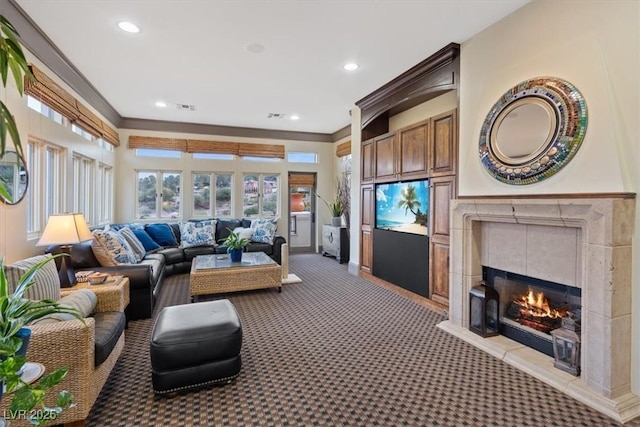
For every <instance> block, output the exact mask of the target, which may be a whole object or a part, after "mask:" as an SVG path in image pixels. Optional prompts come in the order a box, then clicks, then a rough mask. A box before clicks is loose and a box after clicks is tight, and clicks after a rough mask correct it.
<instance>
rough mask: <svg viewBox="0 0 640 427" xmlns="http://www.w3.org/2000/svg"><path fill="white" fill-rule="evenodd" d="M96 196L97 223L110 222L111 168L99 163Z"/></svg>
mask: <svg viewBox="0 0 640 427" xmlns="http://www.w3.org/2000/svg"><path fill="white" fill-rule="evenodd" d="M97 193H98V194H97V197H96V213H97V215H96V217H97V221H98V224H107V223H109V222H111V210H112V204H113V168H112V167H111V166H108V165H105V164H102V163H101V164H100V165H99V166H98V185H97Z"/></svg>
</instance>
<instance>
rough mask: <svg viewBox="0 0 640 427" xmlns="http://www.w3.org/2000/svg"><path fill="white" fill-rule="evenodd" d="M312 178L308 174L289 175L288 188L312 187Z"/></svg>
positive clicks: (311, 175)
mask: <svg viewBox="0 0 640 427" xmlns="http://www.w3.org/2000/svg"><path fill="white" fill-rule="evenodd" d="M313 184H314V176H313V174H310V173H292V174H289V187H313Z"/></svg>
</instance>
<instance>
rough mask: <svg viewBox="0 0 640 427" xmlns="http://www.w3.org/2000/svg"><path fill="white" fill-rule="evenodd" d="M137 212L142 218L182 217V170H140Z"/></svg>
mask: <svg viewBox="0 0 640 427" xmlns="http://www.w3.org/2000/svg"><path fill="white" fill-rule="evenodd" d="M137 175H138V187H137V190H138V191H137V195H136V198H137V205H136V206H137V212H136V215H137V217H138V218H140V219H148V218H180V217H181V211H180V199H181V181H182V175H181V174H180V172H167V171H138V173H137Z"/></svg>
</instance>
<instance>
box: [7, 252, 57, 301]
mask: <svg viewBox="0 0 640 427" xmlns="http://www.w3.org/2000/svg"><path fill="white" fill-rule="evenodd" d="M46 259H52V257H51V255H38V256H34V257H31V258H27V259H23V260H20V261H16V262H14V263H13V264H11V265H7V266H6V267H5V269H4V271H5V274H6V275H7V281H8V283H7V285H8V287H9V292H13V291H15V289H16V286H18V282H19V281H20V278H21V277H22V276H23V275H24V274H25V273H26V272H27V271H29V269H30V268H31V267H33V266H34V265H36V264H38V263H39V262H41V261H44V260H46ZM33 281H34V282H35V284H34V285H32V286H31V287H30V288H29V289H27V290H26V292H25V293H24V294H23V295H22V296H23V297H24V298H27V299H31V300H36V301H40V300H43V299H52V300H57V299H58V298H60V277H58V269H57V267H56V263H55V261H53V260H52V261H49V262H48V263H46V264H45V265H44V266H42V267H41V268H40V269H39V270H38V271H37V272H36V274H35V275H34V276H33Z"/></svg>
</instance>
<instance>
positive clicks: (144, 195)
mask: <svg viewBox="0 0 640 427" xmlns="http://www.w3.org/2000/svg"><path fill="white" fill-rule="evenodd" d="M156 191H157V181H156V174H155V172H138V218H140V219H145V218H154V217H157V216H158V215H157V210H156Z"/></svg>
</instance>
